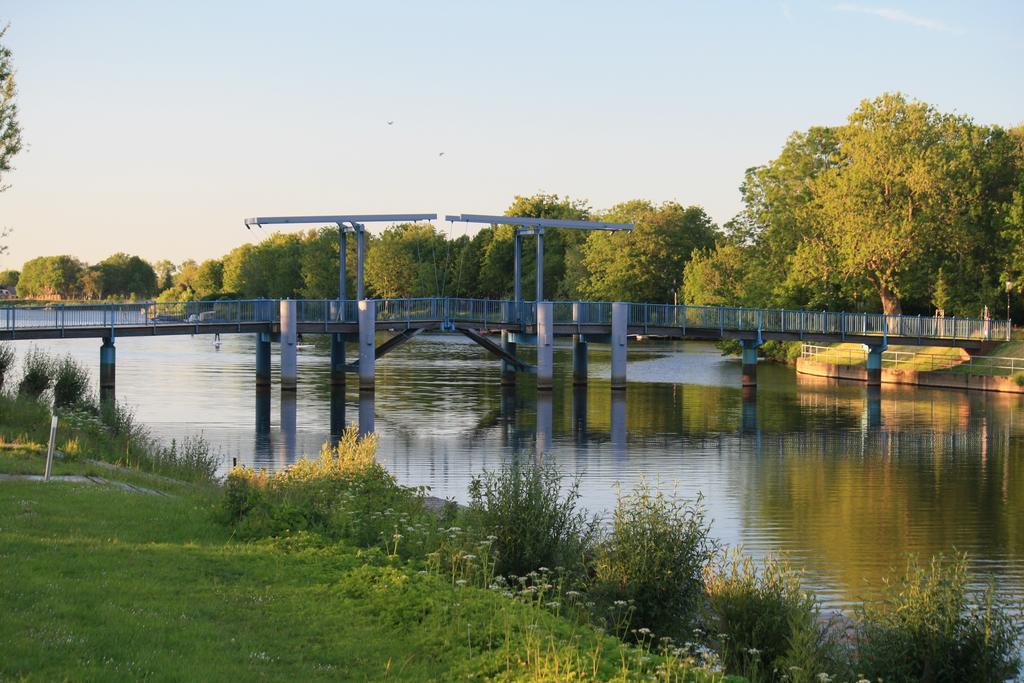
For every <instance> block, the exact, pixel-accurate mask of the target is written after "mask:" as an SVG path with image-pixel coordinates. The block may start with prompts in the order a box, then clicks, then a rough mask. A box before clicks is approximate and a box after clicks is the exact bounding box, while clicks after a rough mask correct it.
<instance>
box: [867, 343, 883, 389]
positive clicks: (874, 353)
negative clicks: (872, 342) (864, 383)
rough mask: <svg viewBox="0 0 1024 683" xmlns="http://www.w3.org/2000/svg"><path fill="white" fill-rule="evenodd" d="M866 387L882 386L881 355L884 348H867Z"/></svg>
mask: <svg viewBox="0 0 1024 683" xmlns="http://www.w3.org/2000/svg"><path fill="white" fill-rule="evenodd" d="M867 348H868V386H869V387H878V386H881V385H882V353H883V352H884V351H885V349H886V346H885V345H880V346H868V347H867Z"/></svg>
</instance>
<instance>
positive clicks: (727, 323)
mask: <svg viewBox="0 0 1024 683" xmlns="http://www.w3.org/2000/svg"><path fill="white" fill-rule="evenodd" d="M296 303H297V315H298V319H299V321H300V322H305V323H311V322H337V321H345V322H355V321H356V320H357V319H358V315H357V302H355V301H352V300H346V301H343V302H340V303H339V302H338V301H337V300H334V299H300V300H297V302H296ZM376 308H377V320H379V321H382V322H396V323H401V322H409V323H412V322H434V321H436V322H438V323H456V322H471V323H474V324H479V325H483V326H485V327H486V326H487V325H489V324H494V323H501V324H515V323H520V324H526V325H532V324H534V323H535V322H536V306H535V304H534V303H533V302H531V301H521V302H514V301H505V300H489V299H468V298H436V297H431V298H411V299H380V300H377V301H376ZM574 308H576V309H578V311H579V315H578V318H579V319H578V320H575V319H574V311H573V309H574ZM553 310H554V319H555V322H556V323H559V324H566V323H573V322H576V323H578V324H581V325H582V324H590V325H595V324H596V325H607V324H610V323H611V310H612V304H611V303H610V302H603V301H581V302H572V301H556V302H553ZM279 311H280V306H279V301H277V300H275V299H247V300H234V301H181V302H138V303H123V304H81V305H79V304H76V305H63V304H53V305H49V306H19V307H7V308H0V330H16V329H64V328H69V327H110V328H112V329H113V328H116V327H128V326H155V325H162V324H168V325H173V324H177V325H181V324H200V323H239V324H241V323H260V322H276V321H278V320H279V319H280V313H279ZM628 321H629V325H630V326H631V327H633V328H634V329H635V328H636V327H641V328H642V329H644V330H645V331H646V330H647V329H648V328H650V327H670V328H678V329H681V330H683V331H684V333H685V331H686V330H687V329H697V328H699V329H703V330H715V329H717V330H719V331H720V332H721V333H725V332H726V331H729V332H758V331H760V332H769V333H786V334H793V335H801V336H805V335H827V336H834V337H838V338H839V339H845V338H846V337H849V336H854V337H886V338H888V337H914V338H919V339H954V340H955V339H1006V338H1008V334H1009V323H1008V322H1007V321H1005V320H984V319H977V318H954V317H948V318H939V317H923V316H892V315H889V316H887V315H883V314H881V313H840V312H832V311H807V310H787V309H757V308H735V307H729V306H686V305H673V304H643V303H631V304H629V313H628Z"/></svg>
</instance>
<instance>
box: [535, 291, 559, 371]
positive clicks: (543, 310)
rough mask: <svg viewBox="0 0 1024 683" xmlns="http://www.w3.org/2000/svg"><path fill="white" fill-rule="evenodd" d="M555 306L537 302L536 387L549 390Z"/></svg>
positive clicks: (552, 356) (552, 365) (547, 302)
mask: <svg viewBox="0 0 1024 683" xmlns="http://www.w3.org/2000/svg"><path fill="white" fill-rule="evenodd" d="M554 342H555V307H554V304H553V303H551V302H550V301H538V302H537V389H538V390H539V391H551V388H552V386H553V384H554Z"/></svg>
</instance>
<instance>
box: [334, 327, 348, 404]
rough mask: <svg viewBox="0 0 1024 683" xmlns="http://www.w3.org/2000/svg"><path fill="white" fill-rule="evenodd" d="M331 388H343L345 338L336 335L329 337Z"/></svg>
mask: <svg viewBox="0 0 1024 683" xmlns="http://www.w3.org/2000/svg"><path fill="white" fill-rule="evenodd" d="M331 386H332V387H342V388H344V386H345V337H344V335H341V334H338V333H335V334H332V335H331ZM332 395H333V394H332Z"/></svg>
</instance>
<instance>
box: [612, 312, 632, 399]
mask: <svg viewBox="0 0 1024 683" xmlns="http://www.w3.org/2000/svg"><path fill="white" fill-rule="evenodd" d="M628 323H629V304H627V303H625V302H624V301H616V302H615V303H613V304H612V336H611V346H612V389H625V388H626V343H627V341H628V337H627V334H626V333H627V328H628Z"/></svg>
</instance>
